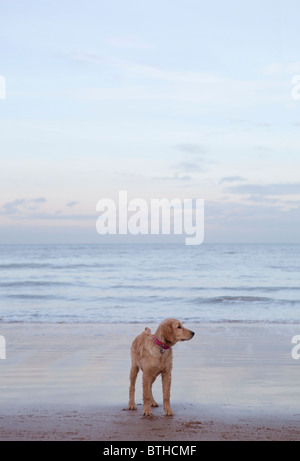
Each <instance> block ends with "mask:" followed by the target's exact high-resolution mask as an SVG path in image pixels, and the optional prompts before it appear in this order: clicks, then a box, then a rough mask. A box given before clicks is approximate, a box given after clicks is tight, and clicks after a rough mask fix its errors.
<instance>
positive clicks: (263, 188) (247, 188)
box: [227, 182, 300, 195]
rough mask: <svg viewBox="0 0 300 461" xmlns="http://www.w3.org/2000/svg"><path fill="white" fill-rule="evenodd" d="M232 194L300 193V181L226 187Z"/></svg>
mask: <svg viewBox="0 0 300 461" xmlns="http://www.w3.org/2000/svg"><path fill="white" fill-rule="evenodd" d="M227 192H230V193H233V194H250V195H300V182H297V183H283V184H280V183H279V184H241V185H239V186H234V187H229V188H227Z"/></svg>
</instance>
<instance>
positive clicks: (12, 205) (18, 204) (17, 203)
mask: <svg viewBox="0 0 300 461" xmlns="http://www.w3.org/2000/svg"><path fill="white" fill-rule="evenodd" d="M46 201H47V200H46V199H45V197H37V198H32V199H25V198H22V199H16V200H13V201H11V202H6V203H4V204H3V205H2V207H1V208H0V214H1V215H16V214H19V213H21V212H22V207H23V208H25V209H29V210H35V209H37V208H38V205H39V204H41V203H45V202H46ZM35 205H37V206H35Z"/></svg>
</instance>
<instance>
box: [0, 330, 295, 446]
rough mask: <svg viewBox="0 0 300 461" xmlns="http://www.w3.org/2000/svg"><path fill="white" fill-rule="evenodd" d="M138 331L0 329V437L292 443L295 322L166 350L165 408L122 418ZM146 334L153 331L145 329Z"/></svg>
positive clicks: (217, 333) (218, 333)
mask: <svg viewBox="0 0 300 461" xmlns="http://www.w3.org/2000/svg"><path fill="white" fill-rule="evenodd" d="M145 326H146V325H141V324H140V325H139V324H130V325H124V324H122V325H121V324H119V325H103V324H90V325H88V324H84V325H79V324H75V325H67V324H55V325H53V324H2V325H1V326H0V334H1V335H3V336H4V337H5V339H6V360H0V409H1V412H0V440H102V441H119V440H128V441H129V440H130V441H138V440H145V441H147V440H151V441H175V440H177V441H188V440H299V439H300V399H299V393H300V391H299V389H300V388H299V385H298V382H299V372H300V370H299V367H300V360H293V358H292V355H291V351H292V347H293V346H292V344H291V339H292V337H293V336H294V335H296V334H300V325H274V324H273V325H258V324H253V325H250V324H249V325H240V324H215V325H212V324H210V325H203V324H201V325H199V324H194V325H192V324H188V323H186V326H187V327H188V328H191V329H192V330H193V331H195V332H196V335H195V337H194V338H193V339H192V340H191V341H189V342H186V343H180V344H177V345H175V346H174V351H173V352H174V367H173V368H174V370H173V379H172V391H171V403H172V407H173V410H174V412H175V416H173V417H165V416H164V415H163V408H162V391H161V381H160V378H158V379H157V381H156V382H155V384H154V388H153V392H154V396H155V398H156V400H157V401H158V403H159V405H160V406H159V407H158V408H156V409H154V410H153V417H143V411H142V392H141V375H139V377H138V380H137V395H136V401H137V404H138V409H137V410H136V411H128V410H127V409H126V407H127V402H128V385H129V379H128V374H129V368H130V353H129V351H130V345H131V342H132V340H133V338H134V337H135V335H136V334H138V333H140V332H141V331H142V330H143V329H144V327H145ZM148 326H149V327H150V328H152V330H154V329H155V325H148Z"/></svg>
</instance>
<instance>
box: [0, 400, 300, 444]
mask: <svg viewBox="0 0 300 461" xmlns="http://www.w3.org/2000/svg"><path fill="white" fill-rule="evenodd" d="M173 407H174V410H175V412H176V413H175V415H174V416H173V417H166V416H164V415H163V410H162V408H161V406H160V407H158V408H156V409H154V412H153V413H154V415H153V416H152V417H143V416H142V405H138V409H137V411H129V410H127V409H124V408H121V407H118V406H103V407H73V406H71V407H70V406H64V407H54V406H51V407H47V406H43V407H40V406H36V407H33V408H32V407H29V408H20V409H18V410H16V409H13V410H9V409H8V408H7V409H4V412H3V411H2V412H1V413H2V414H1V417H0V441H22V440H23V441H101V442H114V441H115V442H117V441H136V442H138V441H157V442H169V441H170V442H174V441H177V442H178V441H228V440H231V441H263V440H265V441H296V440H298V441H299V439H300V429H299V424H297V423H295V422H292V421H290V420H288V419H275V420H274V419H273V418H271V417H262V416H260V417H259V416H256V417H250V418H247V417H229V418H228V417H227V418H222V415H219V416H218V417H216V416H215V415H214V411H213V412H211V409H210V408H205V409H204V408H197V406H193V405H187V404H183V403H182V404H176V405H173Z"/></svg>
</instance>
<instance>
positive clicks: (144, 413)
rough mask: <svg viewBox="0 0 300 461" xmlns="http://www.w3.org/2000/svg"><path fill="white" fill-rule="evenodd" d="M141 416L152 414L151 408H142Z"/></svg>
mask: <svg viewBox="0 0 300 461" xmlns="http://www.w3.org/2000/svg"><path fill="white" fill-rule="evenodd" d="M143 416H153V413H152V411H151V408H144V412H143Z"/></svg>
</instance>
